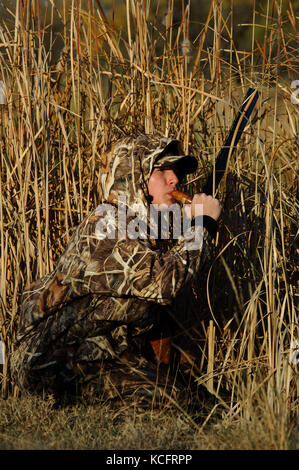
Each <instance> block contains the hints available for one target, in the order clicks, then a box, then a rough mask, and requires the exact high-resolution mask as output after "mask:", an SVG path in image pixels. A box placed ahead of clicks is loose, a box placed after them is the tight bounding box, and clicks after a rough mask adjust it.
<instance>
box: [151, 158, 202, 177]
mask: <svg viewBox="0 0 299 470" xmlns="http://www.w3.org/2000/svg"><path fill="white" fill-rule="evenodd" d="M197 165H198V162H197V160H196V158H195V157H192V156H191V155H165V156H164V157H160V158H157V160H156V161H155V163H154V168H165V167H168V166H175V167H176V168H177V170H178V171H179V172H180V173H181V174H184V175H188V174H189V173H194V172H195V171H196V170H197Z"/></svg>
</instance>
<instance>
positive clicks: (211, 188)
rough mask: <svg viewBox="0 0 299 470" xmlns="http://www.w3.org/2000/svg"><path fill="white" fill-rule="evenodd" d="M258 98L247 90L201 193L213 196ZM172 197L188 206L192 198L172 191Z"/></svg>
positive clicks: (254, 92)
mask: <svg viewBox="0 0 299 470" xmlns="http://www.w3.org/2000/svg"><path fill="white" fill-rule="evenodd" d="M258 97H259V92H258V90H256V89H254V88H249V89H248V91H247V93H246V96H245V98H244V99H243V102H242V104H241V107H240V109H239V111H238V114H237V116H236V118H235V120H234V122H233V124H232V126H231V128H230V130H229V133H228V135H227V137H226V139H225V142H224V145H223V147H222V148H221V150H220V152H219V154H218V156H217V158H216V162H215V168H214V169H213V171H212V172H211V174H210V175H209V177H208V179H207V182H206V184H205V185H204V187H203V190H202V192H203V193H205V194H208V195H213V193H214V192H215V191H216V190H217V188H218V186H219V183H220V181H221V178H222V177H223V175H224V173H225V170H226V165H227V161H228V157H230V156H231V155H232V154H233V152H234V150H235V148H236V146H237V144H238V142H239V140H240V137H241V134H242V132H243V130H244V128H245V125H246V124H247V122H248V120H249V117H250V115H251V113H252V111H253V108H254V106H255V104H256V102H257V99H258ZM172 196H173V198H174V199H175V200H176V201H178V202H181V203H182V204H188V203H191V201H192V197H191V196H190V195H189V194H185V193H182V192H181V191H173V193H172Z"/></svg>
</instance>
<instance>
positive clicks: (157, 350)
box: [151, 88, 259, 364]
mask: <svg viewBox="0 0 299 470" xmlns="http://www.w3.org/2000/svg"><path fill="white" fill-rule="evenodd" d="M258 96H259V92H258V91H257V90H256V89H254V88H249V89H248V91H247V93H246V96H245V98H244V99H243V102H242V104H241V107H240V109H239V111H238V114H237V116H236V118H235V120H234V122H233V124H232V126H231V128H230V130H229V133H228V135H227V137H226V139H225V142H224V145H223V147H222V148H221V150H220V152H219V154H218V156H217V158H216V162H215V168H214V169H213V171H212V172H211V174H210V175H209V177H208V179H207V182H206V184H205V185H204V187H203V190H202V192H203V193H205V194H207V195H213V194H214V192H216V190H217V188H218V186H219V183H220V181H221V178H222V177H223V175H224V173H225V170H226V165H227V161H228V158H229V157H231V155H232V154H233V152H234V150H235V148H236V146H237V144H238V142H239V140H240V137H241V134H242V132H243V130H244V128H245V125H246V124H247V122H248V120H249V117H250V115H251V113H252V111H253V108H254V106H255V104H256V102H257V99H258ZM172 196H173V198H174V199H175V200H176V201H178V202H180V203H181V204H191V202H192V196H191V195H190V194H186V193H183V192H181V191H173V192H172ZM151 346H152V349H153V351H154V354H155V356H156V358H157V359H158V360H160V361H161V362H162V363H164V364H169V363H170V360H171V337H167V338H162V339H157V340H152V341H151Z"/></svg>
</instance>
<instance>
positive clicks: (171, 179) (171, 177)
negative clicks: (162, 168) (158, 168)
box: [167, 170, 179, 186]
mask: <svg viewBox="0 0 299 470" xmlns="http://www.w3.org/2000/svg"><path fill="white" fill-rule="evenodd" d="M168 171H169V173H168V175H167V183H168V184H170V185H172V186H176V185H177V184H178V182H179V179H178V177H177V175H176V174H175V172H174V171H173V170H168Z"/></svg>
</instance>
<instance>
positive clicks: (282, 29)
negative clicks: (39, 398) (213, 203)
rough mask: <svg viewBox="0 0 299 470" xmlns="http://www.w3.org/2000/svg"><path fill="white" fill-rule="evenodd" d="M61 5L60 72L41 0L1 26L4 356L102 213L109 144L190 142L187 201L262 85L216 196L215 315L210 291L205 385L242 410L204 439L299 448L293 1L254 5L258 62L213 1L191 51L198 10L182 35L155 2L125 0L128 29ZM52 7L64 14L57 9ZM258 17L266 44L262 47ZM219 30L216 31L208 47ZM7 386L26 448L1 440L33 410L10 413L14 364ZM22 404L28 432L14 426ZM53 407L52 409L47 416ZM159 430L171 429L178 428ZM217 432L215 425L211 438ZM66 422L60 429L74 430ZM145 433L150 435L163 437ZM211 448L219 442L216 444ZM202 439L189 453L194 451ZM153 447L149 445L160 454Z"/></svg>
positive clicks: (204, 323)
mask: <svg viewBox="0 0 299 470" xmlns="http://www.w3.org/2000/svg"><path fill="white" fill-rule="evenodd" d="M60 3H61V10H60V15H61V18H62V20H63V22H64V24H65V27H64V28H63V30H62V33H61V41H62V43H63V45H64V47H63V50H62V52H61V55H60V57H59V60H55V61H54V62H53V60H52V59H51V55H52V53H53V49H54V48H55V35H53V37H52V36H51V34H50V33H49V34H50V40H49V41H48V39H49V35H48V36H47V38H48V39H47V41H48V42H49V44H50V46H49V45H48V46H47V47H46V46H45V38H46V35H47V34H48V30H50V29H49V28H48V25H47V24H45V22H44V19H43V16H42V12H41V9H40V8H39V6H40V2H39V1H38V0H37V1H32V2H30V1H17V2H16V7H15V10H14V11H11V13H9V12H8V17H9V18H10V22H8V23H5V22H3V23H2V25H1V27H0V79H1V80H2V82H3V83H4V89H5V104H2V105H1V104H0V254H1V259H0V272H1V279H0V339H1V340H2V341H3V343H4V344H5V349H6V355H7V357H9V353H10V351H11V349H12V348H13V343H14V335H15V324H16V321H17V318H18V313H19V307H20V295H21V292H22V290H23V289H24V288H25V287H26V286H28V285H29V284H30V282H31V281H33V280H35V279H37V278H39V277H41V276H43V275H44V274H46V273H48V272H49V271H50V270H52V269H53V268H54V266H55V261H56V260H57V258H58V256H59V255H60V254H61V252H62V250H63V249H64V247H65V246H66V244H67V242H68V240H69V238H70V235H71V233H72V229H73V228H74V227H75V226H76V225H77V224H78V222H79V221H80V220H81V219H82V218H83V216H84V215H85V214H86V213H87V212H89V211H90V210H91V209H92V208H93V207H94V206H95V205H96V204H97V200H98V199H97V191H96V186H97V177H98V174H99V172H100V171H101V153H102V152H103V151H105V150H106V149H107V147H108V146H109V145H110V143H111V142H112V141H114V140H116V139H117V138H119V137H120V136H122V135H126V134H137V133H139V132H146V133H150V132H154V131H155V132H158V133H160V134H162V135H165V136H168V135H171V136H175V137H177V138H179V139H181V140H182V142H183V144H184V148H185V150H186V151H188V150H190V149H192V152H193V154H194V155H197V156H198V158H199V161H200V165H199V167H200V171H199V174H198V176H197V179H196V180H195V181H193V182H189V189H191V190H193V191H195V190H200V187H201V186H202V183H203V181H204V178H205V176H206V175H207V174H208V173H209V171H210V169H211V168H212V167H213V163H214V161H215V158H216V156H217V153H218V151H219V149H220V148H221V145H222V143H223V140H224V137H225V135H226V133H227V131H228V129H229V127H230V125H231V123H232V120H233V117H234V115H235V112H236V109H237V108H238V107H239V104H240V101H241V98H242V97H243V95H244V94H245V92H246V90H247V88H248V87H249V86H252V87H257V88H258V89H259V90H260V93H261V95H260V99H259V102H258V105H257V109H256V112H255V113H254V115H253V117H252V119H251V124H249V125H248V126H247V127H246V129H245V132H244V135H243V137H242V141H241V142H240V144H239V147H238V150H237V151H236V152H235V154H234V156H233V160H232V161H231V162H230V170H229V173H228V175H227V178H226V179H225V180H224V181H223V182H222V183H221V187H220V189H219V197H220V198H221V199H222V200H223V202H224V215H223V218H222V222H221V226H220V236H219V238H218V240H217V246H216V248H215V260H214V262H213V264H212V266H211V268H210V270H209V272H208V273H207V280H206V285H205V286H204V290H205V291H206V293H207V295H206V301H205V303H204V305H202V302H201V300H200V299H201V297H200V296H201V294H202V290H200V288H199V287H198V298H199V301H198V305H197V306H196V308H195V310H196V311H201V314H200V315H201V316H200V318H199V324H200V326H199V334H200V337H201V342H200V344H199V348H198V354H201V355H202V367H201V370H200V371H198V381H199V383H203V384H205V385H207V386H208V388H209V389H211V390H214V391H217V388H218V387H219V386H220V385H224V386H225V388H226V390H227V391H228V393H229V394H230V395H231V398H232V406H231V407H230V408H229V409H227V411H226V412H225V413H224V416H223V418H222V423H221V425H220V424H219V426H223V428H220V431H219V433H220V434H219V435H220V436H222V437H221V438H219V440H217V439H215V440H214V441H208V438H206V440H205V438H203V437H202V435H201V442H203V443H204V444H203V446H204V447H205V448H223V447H224V448H231V447H229V446H226V445H225V442H227V441H226V438H225V433H224V431H223V430H224V429H226V430H228V429H230V430H231V431H230V432H231V433H232V434H231V435H232V436H234V437H233V442H234V443H235V446H236V447H237V446H238V438H239V436H238V433H239V431H240V429H242V430H243V431H244V433H245V434H246V432H247V434H246V438H244V440H243V441H242V442H243V444H240V445H241V448H254V447H255V446H256V447H257V448H289V447H293V448H294V446H295V444H294V443H293V441H292V440H290V435H291V433H292V430H293V428H294V426H295V425H296V423H297V422H298V391H299V381H298V351H297V352H296V347H297V348H298V341H299V334H298V327H299V320H298V309H297V299H298V298H297V297H296V288H297V287H298V286H297V283H298V268H297V265H298V239H297V238H296V236H297V230H298V199H297V197H298V193H297V190H298V188H297V184H298V181H297V172H298V147H299V145H298V114H299V104H298V101H297V100H296V95H295V90H294V88H291V86H292V83H293V84H294V81H295V80H296V79H298V72H299V63H298V54H296V47H295V45H296V44H297V42H296V41H297V40H298V31H297V18H296V15H295V12H294V9H293V6H292V5H293V2H291V1H290V2H283V3H284V10H283V11H284V14H282V6H281V2H277V1H274V0H273V1H272V0H271V1H268V2H267V8H266V11H262V12H258V11H257V10H255V8H253V14H252V23H251V26H250V28H251V32H252V42H251V47H250V48H249V49H248V50H247V51H239V50H237V49H236V47H235V43H234V31H233V28H232V22H231V21H232V20H231V16H228V17H224V16H223V11H222V4H221V2H219V1H216V0H213V1H211V2H210V8H209V12H208V15H207V18H206V23H205V24H203V25H199V26H198V35H197V37H196V38H195V39H192V40H191V39H190V37H189V25H190V21H191V19H190V18H191V14H190V9H189V7H188V5H187V6H186V7H185V8H184V9H183V10H182V12H181V13H182V15H181V21H180V22H179V23H178V24H173V10H174V5H173V2H172V0H169V9H168V12H167V14H166V15H165V17H164V23H165V24H162V22H161V18H162V13H163V12H160V11H159V10H158V7H157V10H156V13H155V14H152V13H150V12H151V11H152V10H151V9H150V6H151V5H150V1H145V2H141V1H139V0H135V1H132V0H127V1H126V2H123V4H122V7H123V11H125V14H126V21H125V25H126V26H125V28H124V30H123V31H122V30H121V29H116V28H115V27H114V26H113V24H112V23H111V22H109V21H108V20H107V18H106V17H105V13H104V11H103V10H102V8H101V5H100V1H92V0H90V1H89V2H88V5H89V8H88V9H85V8H81V2H80V1H79V0H78V1H76V0H74V1H72V2H60ZM85 3H86V2H85ZM253 3H254V5H255V2H253ZM49 5H50V6H49V9H50V10H49V11H50V13H51V11H52V13H53V11H54V10H53V2H52V3H51V2H50V3H49ZM51 5H52V6H51ZM51 8H52V10H51ZM256 8H257V7H256ZM53 14H54V13H53ZM48 15H49V12H48ZM150 15H151V16H150ZM159 15H160V16H159ZM50 17H51V14H50ZM261 18H262V19H263V25H264V26H263V27H264V42H263V43H262V44H261V43H260V42H258V41H255V31H256V30H257V28H258V27H259V26H258V25H259V21H260V20H261ZM67 19H68V21H67ZM12 23H13V27H12V26H11V25H12ZM208 31H209V32H210V31H213V38H212V40H211V39H209V41H208V40H207V33H208ZM209 37H210V36H209ZM182 45H183V47H182ZM48 47H50V49H49V48H48ZM295 86H296V84H295ZM297 88H298V85H297ZM291 98H292V99H291ZM296 256H297V258H296ZM193 307H194V306H193ZM199 309H201V310H199ZM1 384H2V385H1V386H2V395H3V398H6V399H7V400H8V401H7V400H6V402H5V405H4V408H3V410H2V413H4V415H5V416H4V415H3V416H4V418H3V420H0V421H1V423H2V424H1V426H2V427H1V440H2V441H3V442H5V444H3V445H4V447H5V448H10V447H14V448H15V447H18V446H19V447H21V448H28V446H30V443H29V444H28V442H27V441H26V439H25V438H24V440H23V441H22V442H21V441H17V442H19V444H15V443H14V444H12V443H11V444H10V443H9V439H12V438H13V431H11V432H12V434H11V435H10V436H11V437H9V438H7V439H8V440H6V439H5V437H4V435H5V426H6V425H4V424H3V423H6V424H7V426H12V427H11V429H13V426H14V425H16V426H17V427H18V426H20V423H21V422H26V419H27V418H26V416H27V415H26V413H27V411H26V409H27V408H26V407H28V403H27V402H26V399H25V398H23V399H22V400H23V401H22V402H18V403H21V404H18V403H16V402H13V398H12V397H13V396H15V397H16V396H17V387H16V386H15V384H13V383H12V382H11V379H10V374H9V361H5V363H4V367H3V371H2V374H1ZM26 403H27V404H26ZM18 406H19V407H20V408H19V409H18V410H19V411H17V413H15V411H16V409H17V408H18ZM44 406H45V407H46V408H47V406H48V405H46V404H45V405H44ZM11 407H12V408H14V410H13V411H11V416H12V415H14V416H16V418H15V419H16V420H18V419H19V422H18V423H12V421H11V419H12V418H11V416H10V411H9V410H10V409H11V410H12V408H11ZM22 407H23V408H22ZM33 408H34V407H33ZM36 408H37V409H38V408H39V407H36ZM47 409H48V410H49V411H48V412H49V414H51V413H52V414H53V413H54V411H53V409H52V408H51V406H50V405H49V407H48V408H47ZM76 410H77V408H74V409H73V410H71V411H69V413H70V414H69V418H67V416H65V417H64V418H59V416H60V417H61V416H62V415H57V416H56V418H55V419H57V420H59V419H65V420H67V419H69V420H70V421H71V420H72V419H73V418H72V416H73V414H75V415H76V413H78V416H77V415H76V419H79V415H81V414H82V415H84V413H85V412H84V413H83V412H82V411H76ZM22 413H23V414H25V415H26V416H25V417H22V416H23V415H22ZM32 413H33V416H34V410H32ZM56 413H59V412H58V411H56ZM60 413H65V412H64V411H63V412H62V411H61V410H60ZM88 413H89V412H87V415H88ZM90 413H92V411H90ZM107 413H108V411H107ZM161 413H162V412H161ZM108 414H109V413H108ZM18 416H20V418H18ZM36 416H37V415H36ZM84 416H85V415H84ZM88 416H89V415H88ZM109 416H113V413H112V411H111V415H109ZM150 416H151V415H150V412H149V415H148V416H147V419H150ZM161 416H162V415H160V417H161ZM162 418H163V419H164V420H165V429H166V428H167V426H170V424H169V422H168V421H167V420H168V419H169V420H171V417H167V416H163V417H162ZM162 418H161V419H162ZM36 419H37V418H36ZM84 419H85V417H84ZM98 419H100V415H98ZM103 419H104V418H103ZM105 419H109V418H107V417H106V418H105ZM126 419H127V418H126ZM134 419H137V420H138V419H139V418H136V416H135V418H134ZM176 419H177V418H176ZM184 422H185V421H184ZM45 423H46V422H45ZM167 423H168V424H167ZM208 424H209V418H207V420H206V422H205V423H204V427H205V426H206V425H208ZM56 425H57V430H56V431H55V432H57V433H61V432H62V431H61V430H59V429H60V428H59V423H58V422H56ZM172 425H173V423H172ZM3 426H4V428H3ZM32 426H33V424H32ZM138 426H139V424H138ZM138 426H137V429H140V432H143V430H144V432H145V433H146V432H149V431H148V429H149V428H150V426H151V425H150V424H148V426H149V427H148V428H147V427H142V426H143V425H142V426H141V424H140V428H138ZM178 426H179V424H178ZM170 427H171V426H170ZM44 429H48V428H47V425H46V424H45V428H44ZM254 429H257V430H258V431H257V434H256V435H255V432H253V430H254ZM246 430H247V431H246ZM44 432H45V434H44V438H42V439H41V440H40V441H39V443H38V444H37V445H38V446H39V447H42V448H45V447H50V448H53V447H56V448H57V447H58V448H61V447H60V446H62V447H64V446H65V448H69V447H72V446H75V447H76V446H77V447H82V448H83V447H84V446H85V441H84V442H83V441H80V439H83V437H82V436H81V438H80V437H78V438H77V437H76V439H77V441H74V442H75V443H73V441H72V444H70V443H69V442H70V441H67V437H66V438H65V439H66V440H65V441H64V440H63V439H62V440H60V441H59V442H60V444H59V443H58V442H57V441H55V440H54V441H53V442H54V444H53V445H52V444H51V442H52V440H53V439H54V437H53V436H52V437H51V429H50V428H49V431H48V432H49V434H47V433H46V431H44ZM70 432H71V431H70ZM76 432H77V431H76ZM78 432H79V431H78ZM92 432H96V431H94V430H93V431H92ZM136 432H137V431H136ZM179 432H180V433H181V432H182V430H181V429H180V430H179ZM186 432H187V431H186ZM189 432H191V431H190V430H189ZM201 432H202V428H201ZM227 432H228V431H227ZM161 433H162V431H161ZM245 434H244V435H245ZM8 435H9V434H8ZM33 435H34V433H33V434H32V436H33ZM206 436H209V437H210V438H211V439H212V437H211V436H212V434H211V435H209V434H207V435H206ZM261 436H264V437H263V439H262V438H261ZM189 437H190V439H191V436H189ZM159 438H160V439H161V441H160V442H161V443H162V444H160V445H162V446H164V447H165V448H166V447H168V448H171V446H172V445H174V446H175V444H172V443H170V442H169V441H168V440H167V439H166V440H165V441H163V438H162V434H160V436H159ZM47 439H48V440H47ZM192 439H195V437H193V438H192ZM192 439H191V440H190V441H189V440H188V439H185V442H187V443H188V442H189V444H190V447H193V448H196V444H194V442H195V441H194V440H192ZM221 439H222V440H221ZM32 442H33V441H32ZM55 442H56V444H55ZM76 442H77V444H76ZM93 442H94V446H95V447H98V448H103V447H101V446H106V447H108V448H109V446H113V445H121V442H120V441H118V443H116V441H115V440H113V438H112V437H111V441H109V438H108V437H107V440H106V441H102V444H100V443H99V441H98V440H97V438H95V440H94V441H93ZM109 442H110V444H109ZM124 442H127V441H124ZM132 442H133V441H132ZM132 442H131V443H129V442H127V445H128V446H133V447H134V446H135V448H137V447H138V445H141V444H138V440H137V439H136V441H134V443H133V444H132ZM139 442H141V440H140V441H139ZM155 442H157V441H155V439H154V440H153V441H152V446H153V447H154V446H155V445H157V447H159V444H158V443H156V444H155ZM176 442H177V445H180V444H179V442H180V441H179V440H177V441H176ZM198 442H199V441H198ZM209 442H210V444H209ZM223 443H224V444H223ZM198 445H199V444H198ZM242 446H243V447H242ZM133 447H131V448H133ZM110 448H111V447H110Z"/></svg>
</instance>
